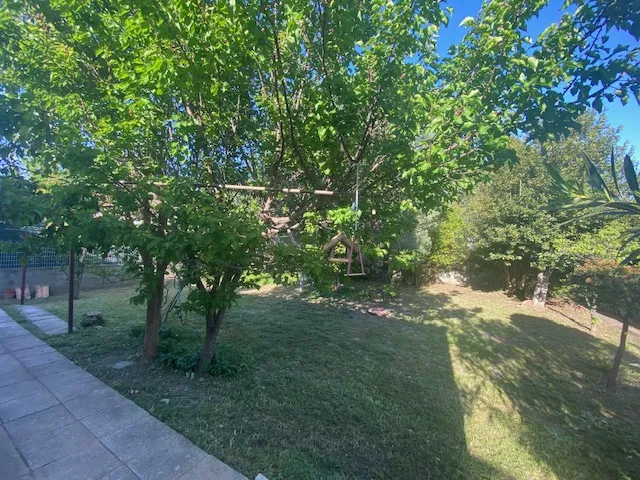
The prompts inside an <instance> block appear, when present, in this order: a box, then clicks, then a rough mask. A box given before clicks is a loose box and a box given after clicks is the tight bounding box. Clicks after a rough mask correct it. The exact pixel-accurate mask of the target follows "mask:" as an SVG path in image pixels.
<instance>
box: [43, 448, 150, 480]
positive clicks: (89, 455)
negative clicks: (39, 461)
mask: <svg viewBox="0 0 640 480" xmlns="http://www.w3.org/2000/svg"><path fill="white" fill-rule="evenodd" d="M121 465H122V464H121V462H120V461H119V460H118V459H117V458H116V457H115V456H114V455H113V454H112V453H111V452H109V451H108V450H107V449H106V448H104V446H103V445H100V443H98V444H97V445H91V446H90V447H89V448H85V449H83V450H79V451H76V452H75V453H72V454H71V455H67V456H66V457H63V458H61V459H60V460H56V461H55V462H52V463H49V464H48V465H45V466H44V467H41V468H39V469H37V470H35V471H34V472H33V473H34V476H35V477H36V479H37V480H98V479H100V478H102V477H104V476H105V475H107V474H108V473H110V472H112V471H113V470H115V469H116V468H118V467H119V466H121ZM158 480H160V479H158Z"/></svg>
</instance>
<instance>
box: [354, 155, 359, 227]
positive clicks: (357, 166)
mask: <svg viewBox="0 0 640 480" xmlns="http://www.w3.org/2000/svg"><path fill="white" fill-rule="evenodd" d="M354 209H355V212H356V220H355V226H354V232H353V239H354V240H357V238H358V212H359V210H360V162H358V163H356V201H355V204H354Z"/></svg>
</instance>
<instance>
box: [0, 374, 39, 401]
mask: <svg viewBox="0 0 640 480" xmlns="http://www.w3.org/2000/svg"><path fill="white" fill-rule="evenodd" d="M37 393H40V394H43V395H46V394H47V393H48V392H47V389H46V388H44V386H43V385H42V384H41V383H40V382H39V381H37V380H27V381H26V382H22V383H16V384H13V385H7V386H4V387H0V404H2V403H5V402H9V401H11V400H16V399H18V398H22V397H26V396H29V395H34V394H37Z"/></svg>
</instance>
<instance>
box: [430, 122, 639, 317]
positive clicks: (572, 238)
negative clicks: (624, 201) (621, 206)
mask: <svg viewBox="0 0 640 480" xmlns="http://www.w3.org/2000/svg"><path fill="white" fill-rule="evenodd" d="M618 142H619V132H618V131H617V130H615V129H613V128H611V127H610V126H609V124H608V123H607V121H606V118H605V117H604V116H602V115H601V116H598V115H596V114H595V113H593V112H590V113H587V114H585V115H583V116H581V117H580V119H579V127H578V128H577V129H575V130H573V131H572V132H571V134H569V135H566V136H563V137H561V138H559V139H557V140H555V141H551V140H548V141H545V142H528V143H525V142H523V141H520V140H514V141H513V143H512V149H513V151H514V152H515V153H516V161H514V162H512V163H509V164H508V165H505V166H503V167H501V168H499V169H498V170H497V171H496V172H495V173H493V174H490V175H489V176H488V180H487V182H486V183H484V184H481V185H479V186H478V187H477V188H476V189H475V191H474V192H473V194H471V195H469V196H468V197H467V198H466V199H465V200H463V201H462V202H461V204H460V206H459V207H458V208H460V209H461V215H462V217H463V221H462V222H461V225H462V227H463V230H464V231H463V232H462V233H461V239H459V240H458V243H457V245H458V248H467V250H468V252H467V253H466V254H465V256H466V258H467V261H468V262H469V263H470V265H472V266H473V265H477V266H476V267H474V271H472V272H471V273H472V276H475V277H476V279H477V280H480V281H484V282H485V283H488V284H494V283H497V284H498V285H497V286H499V287H504V288H506V289H507V291H508V293H509V294H511V295H517V296H519V297H524V296H525V294H526V295H529V294H531V293H533V299H534V303H536V304H537V306H543V305H544V303H545V300H546V294H547V291H548V289H549V284H550V280H551V273H552V272H553V271H555V272H556V275H555V277H556V279H560V278H563V277H565V276H566V275H568V274H570V273H571V272H572V271H573V270H574V268H575V267H576V266H578V265H581V264H582V263H583V262H584V261H585V260H586V258H588V257H589V256H591V257H597V258H616V256H617V255H618V254H619V250H620V247H621V246H622V245H621V241H618V240H617V239H616V241H613V242H612V241H611V239H606V238H602V237H600V236H598V235H596V233H597V232H599V231H600V229H601V228H603V227H605V226H606V225H607V224H608V223H610V222H611V219H607V218H601V219H596V220H595V221H590V222H587V221H580V222H576V223H573V224H571V225H567V224H564V222H565V221H566V220H567V219H568V218H569V214H568V213H567V212H564V211H563V212H550V211H549V210H548V208H547V205H548V203H549V202H550V201H552V200H553V199H555V198H556V197H557V195H558V193H557V189H556V187H555V184H554V180H553V177H552V176H551V175H550V174H549V173H548V172H547V170H546V168H545V166H544V165H545V163H548V164H553V165H555V166H556V168H558V169H560V170H562V172H563V174H564V175H565V176H567V177H568V178H575V179H577V178H579V177H580V176H581V175H582V163H581V161H580V160H579V159H576V156H575V152H576V150H578V151H579V150H584V151H588V152H590V153H591V154H592V155H594V156H595V157H594V158H604V157H606V152H607V151H610V150H611V148H612V145H617V144H618ZM615 148H620V149H624V146H623V145H622V146H620V147H617V146H616V147H615ZM450 224H451V222H447V221H445V222H444V225H443V227H442V228H444V229H445V231H446V230H447V229H448V228H451V227H452V226H453V225H451V226H449V225H450ZM607 228H608V227H607ZM620 228H627V227H625V225H624V224H623V223H616V225H615V226H612V227H611V229H608V231H614V230H616V229H618V230H619V229H620ZM605 250H606V251H605ZM611 250H615V252H611ZM446 252H451V247H449V248H448V249H446ZM446 252H445V253H446ZM602 255H605V256H602ZM480 270H482V271H483V272H482V273H481V274H480V272H479V271H480ZM496 275H501V276H502V277H503V279H502V280H501V281H499V282H495V280H494V277H495V276H496ZM482 276H484V278H480V277H482ZM536 277H537V279H536ZM472 280H473V279H472ZM534 284H535V289H533V288H532V287H533V285H534ZM532 290H533V291H532Z"/></svg>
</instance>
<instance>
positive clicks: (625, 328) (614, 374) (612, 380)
mask: <svg viewBox="0 0 640 480" xmlns="http://www.w3.org/2000/svg"><path fill="white" fill-rule="evenodd" d="M629 322H630V320H629V319H628V318H624V319H623V320H622V333H621V334H620V345H619V346H618V351H617V352H616V356H615V357H614V359H613V367H612V368H611V372H610V373H609V379H608V380H607V388H608V389H609V390H615V389H616V383H617V381H618V371H619V370H620V364H621V363H622V356H623V355H624V351H625V348H626V345H627V335H628V333H629Z"/></svg>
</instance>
